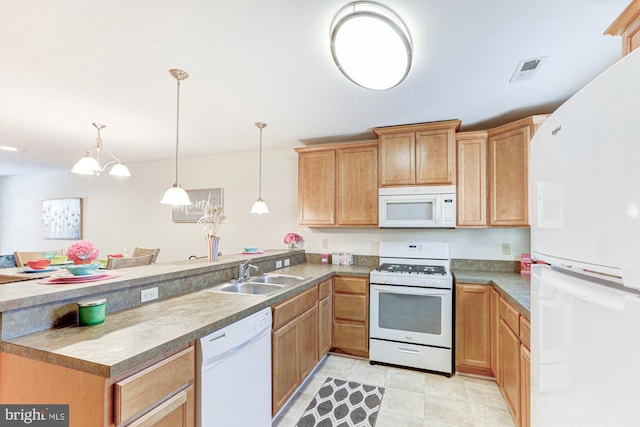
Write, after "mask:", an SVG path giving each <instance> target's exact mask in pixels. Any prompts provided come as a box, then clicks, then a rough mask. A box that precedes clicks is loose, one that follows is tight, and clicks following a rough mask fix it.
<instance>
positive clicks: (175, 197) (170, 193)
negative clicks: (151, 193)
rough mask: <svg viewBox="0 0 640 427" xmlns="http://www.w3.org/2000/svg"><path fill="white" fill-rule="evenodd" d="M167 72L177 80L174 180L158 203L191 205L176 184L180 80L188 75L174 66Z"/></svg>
mask: <svg viewBox="0 0 640 427" xmlns="http://www.w3.org/2000/svg"><path fill="white" fill-rule="evenodd" d="M169 73H171V75H172V76H173V77H174V78H175V79H176V81H177V82H178V89H177V95H176V181H175V182H174V184H173V186H172V187H171V188H169V189H168V190H167V191H166V192H165V193H164V196H163V197H162V200H160V203H162V204H164V205H173V206H188V205H191V200H189V195H188V194H187V192H186V191H184V189H183V188H182V187H180V184H178V135H179V128H180V82H181V81H182V80H184V79H186V78H187V77H189V74H187V73H186V71H182V70H177V69H175V68H173V69H171V70H169Z"/></svg>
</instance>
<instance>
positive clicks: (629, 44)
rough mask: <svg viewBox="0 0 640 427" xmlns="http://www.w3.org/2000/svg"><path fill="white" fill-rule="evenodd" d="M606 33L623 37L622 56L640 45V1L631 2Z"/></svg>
mask: <svg viewBox="0 0 640 427" xmlns="http://www.w3.org/2000/svg"><path fill="white" fill-rule="evenodd" d="M604 33H605V34H608V35H610V36H620V37H621V38H622V56H626V55H628V54H629V53H631V52H632V51H633V50H634V49H636V48H637V47H638V46H640V1H638V0H634V1H632V2H631V3H629V5H628V6H627V7H626V9H625V10H623V11H622V13H621V14H620V15H619V16H618V17H617V18H616V20H615V21H613V23H612V24H611V25H610V26H609V28H607V30H606V31H605V32H604Z"/></svg>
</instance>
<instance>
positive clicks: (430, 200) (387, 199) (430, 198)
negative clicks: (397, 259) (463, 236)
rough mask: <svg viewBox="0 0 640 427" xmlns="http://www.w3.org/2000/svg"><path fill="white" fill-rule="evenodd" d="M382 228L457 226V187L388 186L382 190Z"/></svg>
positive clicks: (380, 198)
mask: <svg viewBox="0 0 640 427" xmlns="http://www.w3.org/2000/svg"><path fill="white" fill-rule="evenodd" d="M378 218H379V219H378V225H379V226H380V227H381V228H455V227H456V187H455V186H454V185H439V186H425V187H417V186H414V187H388V188H380V189H378Z"/></svg>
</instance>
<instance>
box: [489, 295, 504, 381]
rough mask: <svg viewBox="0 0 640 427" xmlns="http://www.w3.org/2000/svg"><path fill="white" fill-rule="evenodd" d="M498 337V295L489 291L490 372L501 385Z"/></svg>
mask: <svg viewBox="0 0 640 427" xmlns="http://www.w3.org/2000/svg"><path fill="white" fill-rule="evenodd" d="M499 335H500V294H499V293H498V291H496V290H495V289H491V370H492V371H493V376H494V377H496V382H497V383H498V385H500V384H502V382H501V377H500V351H499V347H498V336H499Z"/></svg>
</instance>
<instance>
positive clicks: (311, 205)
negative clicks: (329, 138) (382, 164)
mask: <svg viewBox="0 0 640 427" xmlns="http://www.w3.org/2000/svg"><path fill="white" fill-rule="evenodd" d="M296 151H297V152H298V223H299V224H300V225H308V226H326V227H331V226H349V227H351V226H377V225H378V142H377V141H369V142H362V143H355V144H341V145H330V146H322V147H308V148H307V147H305V148H297V149H296Z"/></svg>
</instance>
